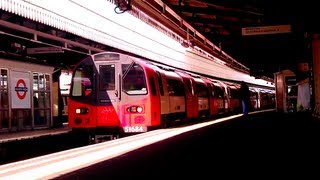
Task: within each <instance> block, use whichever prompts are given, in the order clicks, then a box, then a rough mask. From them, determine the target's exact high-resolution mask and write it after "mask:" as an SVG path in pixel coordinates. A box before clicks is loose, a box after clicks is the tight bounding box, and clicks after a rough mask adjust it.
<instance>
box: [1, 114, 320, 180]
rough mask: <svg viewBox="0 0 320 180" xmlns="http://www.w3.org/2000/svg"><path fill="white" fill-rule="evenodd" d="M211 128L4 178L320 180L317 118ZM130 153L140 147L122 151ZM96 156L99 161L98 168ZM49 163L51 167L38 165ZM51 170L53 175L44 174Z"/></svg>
mask: <svg viewBox="0 0 320 180" xmlns="http://www.w3.org/2000/svg"><path fill="white" fill-rule="evenodd" d="M221 119H224V118H221ZM210 121H212V123H211V124H210V125H205V126H203V127H201V128H194V129H192V130H190V131H183V132H182V131H181V129H179V128H177V130H175V129H176V128H172V129H170V128H169V129H163V130H159V131H157V130H155V131H154V132H148V133H145V134H144V133H143V134H140V135H138V136H137V137H135V136H129V137H124V138H120V139H117V140H112V141H109V142H103V143H99V144H96V145H90V146H88V147H83V148H77V149H75V150H72V151H66V152H60V153H57V154H53V155H49V156H44V157H40V158H35V159H31V160H30V163H31V164H32V166H31V169H28V168H27V166H28V165H27V164H28V163H29V161H24V162H21V163H19V162H18V163H14V164H9V165H4V166H0V177H2V176H1V175H2V174H1V171H6V173H5V175H8V176H9V177H20V176H22V175H23V176H25V177H28V175H29V174H28V173H29V171H30V173H35V172H39V173H40V171H39V170H40V169H41V172H51V171H52V174H50V173H49V175H48V174H46V175H44V176H43V177H42V178H45V179H46V178H50V179H90V178H94V179H106V178H108V179H113V178H114V179H115V178H117V179H121V178H125V177H130V178H139V179H149V178H150V177H155V176H157V177H158V178H167V177H171V178H175V177H178V178H190V177H196V178H206V179H208V178H210V179H213V178H221V177H222V178H228V177H232V178H234V177H236V178H254V179H261V178H287V179H288V178H292V177H295V178H303V179H309V178H310V179H311V178H319V173H318V172H319V169H318V165H317V164H318V163H319V160H320V153H319V152H320V147H319V146H318V144H319V137H320V119H317V118H314V117H313V116H312V115H311V113H308V112H304V113H278V112H275V111H273V110H271V111H262V112H253V113H250V114H249V115H248V116H242V115H236V116H234V117H233V118H230V119H228V120H224V121H220V119H214V120H210ZM210 121H209V123H210ZM200 124H203V123H200ZM183 128H185V127H182V129H183ZM175 131H180V132H178V133H176V134H175V135H170V138H163V139H162V140H157V141H155V142H152V143H149V144H148V145H144V146H140V145H137V144H139V143H140V142H145V141H148V140H150V139H155V137H154V136H151V135H154V134H160V135H163V134H172V133H174V132H175ZM148 134H150V135H148ZM131 146H135V148H134V149H133V150H123V148H127V147H131ZM118 150H123V152H118ZM116 151H117V152H116ZM89 152H90V153H89ZM113 152H116V154H112V153H113ZM76 154H78V155H76ZM60 156H61V157H60ZM104 156H108V157H104ZM66 157H70V159H66ZM93 157H94V159H95V161H96V162H94V161H92V162H91V158H93ZM50 158H52V160H50ZM43 159H45V160H46V161H45V162H39V163H40V164H41V165H40V164H39V165H36V163H38V161H43ZM59 159H61V160H59ZM97 159H100V160H99V161H97ZM101 159H102V160H101ZM51 161H52V162H51ZM74 161H76V163H75V162H74ZM61 164H66V165H68V166H70V167H66V166H63V165H61ZM88 164H90V165H88ZM19 166H21V170H22V172H21V171H19ZM46 166H48V167H50V168H51V170H47V169H45V168H46ZM55 166H58V167H59V168H58V169H59V170H57V168H55ZM77 166H81V167H77ZM8 168H14V170H13V171H12V173H14V174H10V172H11V171H10V170H7V169H8ZM64 168H65V169H64ZM37 169H39V170H37ZM67 172H68V173H67ZM57 174H58V175H57ZM16 175H18V176H16ZM30 176H34V174H31V175H30ZM0 179H1V178H0Z"/></svg>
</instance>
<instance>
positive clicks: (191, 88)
mask: <svg viewBox="0 0 320 180" xmlns="http://www.w3.org/2000/svg"><path fill="white" fill-rule="evenodd" d="M187 88H188V90H189V92H190V93H191V95H192V96H194V90H193V86H192V80H191V79H189V81H187Z"/></svg>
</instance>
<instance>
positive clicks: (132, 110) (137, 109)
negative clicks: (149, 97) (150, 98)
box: [127, 106, 143, 113]
mask: <svg viewBox="0 0 320 180" xmlns="http://www.w3.org/2000/svg"><path fill="white" fill-rule="evenodd" d="M127 112H129V113H142V112H143V107H141V106H130V107H127Z"/></svg>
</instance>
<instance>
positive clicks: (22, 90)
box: [10, 70, 31, 108]
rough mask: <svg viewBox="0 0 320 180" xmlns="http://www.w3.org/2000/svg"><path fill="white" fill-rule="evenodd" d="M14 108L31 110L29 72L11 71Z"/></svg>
mask: <svg viewBox="0 0 320 180" xmlns="http://www.w3.org/2000/svg"><path fill="white" fill-rule="evenodd" d="M10 82H11V97H12V98H11V99H12V103H11V104H12V108H31V104H30V83H29V82H30V76H29V73H28V72H20V71H14V70H12V71H11V81H10Z"/></svg>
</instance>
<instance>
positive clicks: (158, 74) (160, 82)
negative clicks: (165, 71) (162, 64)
mask: <svg viewBox="0 0 320 180" xmlns="http://www.w3.org/2000/svg"><path fill="white" fill-rule="evenodd" d="M156 72H157V77H158V83H159V89H160V95H161V96H163V95H164V90H163V85H162V78H161V74H160V73H159V72H158V71H156Z"/></svg>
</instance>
